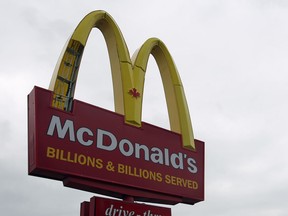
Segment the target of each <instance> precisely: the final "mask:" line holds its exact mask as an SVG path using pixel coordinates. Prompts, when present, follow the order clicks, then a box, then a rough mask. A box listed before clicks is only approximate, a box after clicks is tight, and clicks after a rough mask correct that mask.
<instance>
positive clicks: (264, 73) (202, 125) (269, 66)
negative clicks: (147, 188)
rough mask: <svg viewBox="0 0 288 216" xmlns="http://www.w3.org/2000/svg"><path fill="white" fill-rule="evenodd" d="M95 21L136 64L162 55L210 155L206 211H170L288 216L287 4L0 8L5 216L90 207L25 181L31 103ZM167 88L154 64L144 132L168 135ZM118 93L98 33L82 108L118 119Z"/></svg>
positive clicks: (245, 1) (72, 1)
mask: <svg viewBox="0 0 288 216" xmlns="http://www.w3.org/2000/svg"><path fill="white" fill-rule="evenodd" d="M99 9H101V10H106V11H107V12H108V13H110V15H111V16H112V17H113V18H114V19H115V20H116V22H117V24H118V25H119V27H120V29H121V30H122V33H123V35H124V37H125V39H126V42H127V45H128V48H129V51H130V54H131V55H132V54H133V52H134V51H135V50H136V49H137V48H138V47H139V46H140V45H141V44H143V42H144V41H145V40H146V39H148V38H150V37H158V38H160V39H161V40H162V41H163V42H164V43H165V44H166V46H167V47H168V49H169V51H170V53H171V54H172V56H173V58H174V61H175V63H176V65H177V67H178V70H179V73H180V76H181V79H182V81H183V85H184V88H185V93H186V97H187V101H188V105H189V110H190V114H191V118H192V124H193V129H194V134H195V137H196V138H197V139H200V140H203V141H205V143H206V171H205V178H206V179H205V187H206V192H205V201H204V202H201V203H198V204H196V205H194V206H189V205H184V204H178V205H176V206H171V208H172V212H173V215H174V216H175V215H179V216H180V215H201V216H212V215H213V216H231V215H233V216H243V215H245V216H255V215H256V216H271V215H273V216H284V215H285V216H286V215H287V214H288V205H287V200H288V166H287V165H288V156H287V152H288V147H287V145H288V143H287V141H288V131H287V129H288V111H287V110H288V1H286V0H238V1H236V0H227V1H225V0H222V1H221V0H174V1H172V0H157V1H155V0H145V1H139V0H138V1H135V0H105V1H104V0H102V1H97V0H94V1H76V0H61V1H59V0H49V1H41V0H37V1H36V0H26V1H20V0H18V1H17V0H9V1H4V0H0V14H1V15H0V16H1V19H0V26H1V37H0V38H1V49H0V58H1V61H0V62H1V68H0V81H1V84H0V91H1V100H0V106H1V112H0V136H1V144H0V146H1V150H0V212H1V215H10V216H16V215H17V216H18V215H29V216H39V215H41V216H50V215H59V216H68V215H69V216H78V215H79V206H80V202H82V201H84V200H89V199H90V197H91V196H93V195H94V194H92V193H87V192H83V191H78V190H74V189H70V188H65V187H64V186H63V185H62V183H61V182H58V181H53V180H49V179H42V178H37V177H33V176H28V174H27V95H28V94H29V92H30V91H31V90H32V88H33V86H34V85H37V86H40V87H44V88H48V85H49V82H50V78H51V76H52V73H53V70H54V66H55V64H56V62H57V59H58V57H59V55H60V52H61V50H62V47H63V46H64V43H65V42H66V40H67V38H68V37H69V36H70V35H71V33H72V32H73V30H74V29H75V27H76V26H77V24H78V23H79V22H80V20H81V19H82V18H83V17H84V16H85V15H86V14H88V13H89V12H91V11H93V10H99ZM160 82H161V81H160V76H159V71H158V69H157V68H156V67H155V61H154V59H153V58H151V59H150V61H149V66H148V70H147V81H146V85H145V96H144V110H143V116H144V117H143V120H144V121H146V122H150V123H153V124H156V125H159V126H161V127H165V128H169V124H168V115H167V114H166V111H165V109H166V106H165V99H164V97H163V90H162V86H161V84H160ZM111 86H112V84H111V74H110V68H109V61H108V57H107V50H106V48H105V44H104V40H103V37H102V35H101V33H100V32H99V31H98V30H97V29H95V30H93V31H92V33H91V36H90V38H89V41H88V44H87V47H86V50H85V54H84V57H83V60H82V64H81V68H80V72H79V79H78V84H77V90H76V96H75V97H76V98H77V99H80V100H83V101H86V102H89V103H92V104H94V105H97V106H101V107H104V108H107V109H113V99H112V98H113V96H112V88H111ZM155 107H157V108H155ZM163 110H164V111H163Z"/></svg>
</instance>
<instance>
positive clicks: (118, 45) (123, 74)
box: [49, 11, 195, 150]
mask: <svg viewBox="0 0 288 216" xmlns="http://www.w3.org/2000/svg"><path fill="white" fill-rule="evenodd" d="M94 27H96V28H98V29H99V30H100V31H101V32H102V34H103V35H104V38H105V41H106V44H107V47H108V53H109V58H110V65H111V72H112V81H113V91H114V104H115V111H116V112H117V113H120V114H122V115H124V116H125V121H126V123H128V124H131V125H134V126H137V127H141V116H142V101H143V90H144V78H145V72H146V68H147V63H148V60H149V56H150V54H152V55H153V56H154V58H155V60H156V62H157V64H158V67H159V71H160V73H161V78H162V83H163V86H164V91H165V96H166V101H167V107H168V112H169V120H170V127H171V130H172V131H174V132H177V133H180V134H181V135H182V142H183V146H184V147H186V148H189V149H191V150H195V143H194V136H193V130H192V126H191V120H190V115H189V111H188V106H187V102H186V97H185V94H184V90H183V86H182V83H181V80H180V77H179V74H178V72H177V68H176V66H175V64H174V62H173V59H172V57H171V55H170V53H169V51H168V49H167V48H166V46H165V45H164V43H163V42H162V41H160V40H159V39H156V38H151V39H148V40H147V41H146V42H145V43H144V44H143V45H142V46H141V48H140V49H139V50H138V51H137V52H136V53H135V54H134V55H133V57H132V60H133V63H132V62H131V59H130V55H129V52H128V49H127V46H126V43H125V40H124V38H123V36H122V33H121V31H120V29H119V27H118V26H117V24H116V23H115V21H114V20H113V18H112V17H111V16H110V15H109V14H108V13H106V12H105V11H94V12H92V13H90V14H88V15H87V16H86V17H84V19H83V20H82V21H81V22H80V23H79V25H78V26H77V27H76V29H75V31H74V33H73V34H72V36H71V37H70V38H69V40H68V41H67V43H66V44H65V46H64V48H63V51H62V53H61V55H60V57H59V60H58V63H57V65H56V67H55V71H54V74H53V76H52V79H51V82H50V86H49V89H50V90H52V91H54V93H55V94H54V97H53V102H52V106H54V107H57V108H59V109H62V110H67V111H70V110H71V108H72V107H71V106H72V101H73V97H74V92H75V86H76V81H77V75H78V69H79V66H80V62H81V57H82V54H83V51H84V48H85V45H86V42H87V39H88V36H89V34H90V32H91V30H92V28H94ZM133 88H134V89H136V90H137V91H138V92H139V93H140V95H141V96H140V98H137V97H136V98H135V97H132V96H131V95H130V94H129V90H131V89H133Z"/></svg>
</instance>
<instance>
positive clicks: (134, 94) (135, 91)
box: [129, 88, 140, 98]
mask: <svg viewBox="0 0 288 216" xmlns="http://www.w3.org/2000/svg"><path fill="white" fill-rule="evenodd" d="M129 94H130V95H132V97H135V98H138V97H140V93H139V92H138V91H137V89H136V88H132V89H130V90H129Z"/></svg>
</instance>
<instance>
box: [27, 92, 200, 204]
mask: <svg viewBox="0 0 288 216" xmlns="http://www.w3.org/2000/svg"><path fill="white" fill-rule="evenodd" d="M51 100H52V92H51V91H48V90H45V89H42V88H39V87H35V88H34V89H33V91H32V92H31V93H30V94H29V96H28V128H29V129H28V130H29V131H28V145H29V174H30V175H35V176H41V177H46V178H51V179H56V180H61V181H63V182H64V185H65V186H69V187H73V188H77V189H81V190H87V191H91V192H96V193H100V194H105V195H110V196H114V197H119V198H122V196H123V195H129V196H133V197H134V198H135V200H141V201H148V202H159V203H166V204H176V203H180V202H182V203H188V204H194V203H196V202H199V201H202V200H204V143H203V142H202V141H199V140H195V142H196V151H191V150H188V149H185V148H183V147H182V140H181V136H180V135H179V134H177V133H174V132H171V131H169V130H165V129H162V128H159V127H156V126H153V125H151V124H147V123H144V122H143V123H142V127H141V128H137V127H134V126H131V125H127V124H125V123H124V117H123V116H122V115H119V114H117V113H114V112H111V111H107V110H104V109H102V108H99V107H96V106H93V105H90V104H87V103H84V102H81V101H78V100H74V102H73V111H72V112H65V111H62V110H59V109H57V108H53V107H52V106H51Z"/></svg>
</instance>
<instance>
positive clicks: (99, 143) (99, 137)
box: [97, 129, 117, 151]
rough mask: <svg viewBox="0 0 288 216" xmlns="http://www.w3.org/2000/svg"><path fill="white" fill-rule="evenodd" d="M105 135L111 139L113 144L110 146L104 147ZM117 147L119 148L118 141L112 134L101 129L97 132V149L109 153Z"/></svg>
mask: <svg viewBox="0 0 288 216" xmlns="http://www.w3.org/2000/svg"><path fill="white" fill-rule="evenodd" d="M104 135H105V136H107V137H109V138H110V141H111V142H110V144H109V145H104V139H103V136H104ZM116 147H117V140H116V137H115V136H114V135H113V134H112V133H110V132H108V131H105V130H101V129H98V130H97V148H99V149H103V150H107V151H113V150H114V149H115V148H116Z"/></svg>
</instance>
